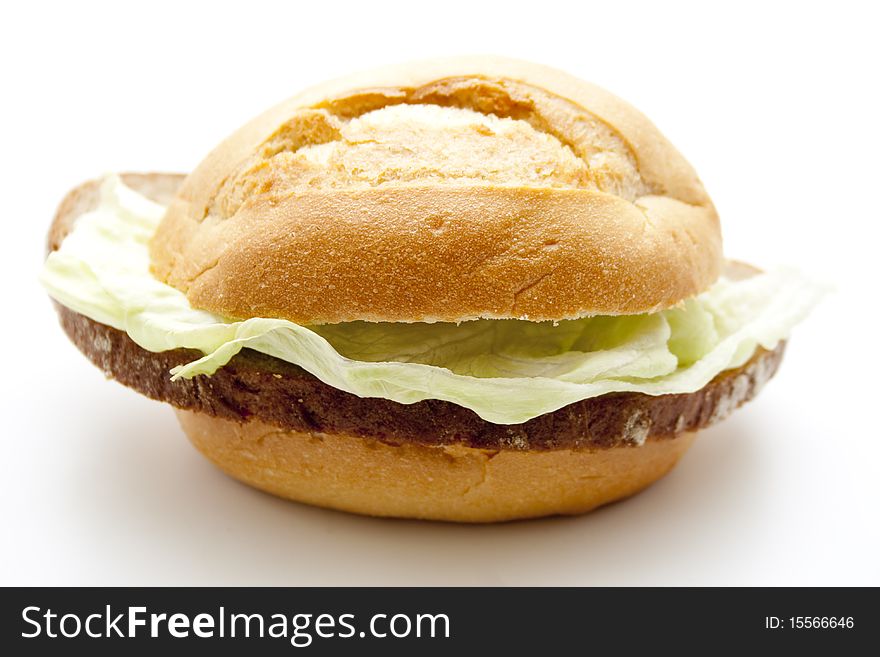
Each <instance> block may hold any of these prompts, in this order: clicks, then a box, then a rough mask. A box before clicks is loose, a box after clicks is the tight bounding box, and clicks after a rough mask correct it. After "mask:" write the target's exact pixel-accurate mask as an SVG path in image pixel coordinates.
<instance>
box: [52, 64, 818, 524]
mask: <svg viewBox="0 0 880 657" xmlns="http://www.w3.org/2000/svg"><path fill="white" fill-rule="evenodd" d="M48 251H49V253H48V256H47V259H46V262H45V265H44V269H43V272H42V281H43V284H44V286H45V287H46V289H47V290H48V293H49V294H50V296H51V297H52V299H53V300H54V302H55V305H56V308H57V310H58V313H59V316H60V320H61V325H62V327H63V329H64V331H65V332H66V333H67V335H68V337H69V338H70V339H71V340H72V341H73V343H74V344H75V345H76V346H77V347H78V348H79V349H80V350H81V351H82V352H83V353H84V354H85V355H86V356H87V357H88V358H89V359H90V360H91V361H92V362H93V363H95V364H96V365H97V366H98V367H100V368H101V369H102V370H103V371H104V373H105V374H106V375H107V376H108V377H109V378H112V379H115V380H117V381H119V382H121V383H122V384H124V385H126V386H129V387H131V388H133V389H135V390H136V391H138V392H140V393H142V394H143V395H146V396H147V397H150V398H152V399H156V400H160V401H163V402H167V403H169V404H171V406H172V407H173V408H174V410H175V412H176V413H177V416H178V418H179V421H180V424H181V426H182V428H183V431H184V432H185V433H186V435H187V436H188V437H189V439H190V441H191V442H192V443H193V445H194V446H195V447H196V448H197V449H198V450H199V451H200V452H201V453H202V454H204V455H205V456H206V457H207V458H208V459H210V460H211V461H212V462H213V463H215V464H216V465H217V466H219V467H220V468H221V469H222V470H223V471H225V472H226V473H228V474H229V475H231V476H232V477H234V478H236V479H239V480H241V481H243V482H245V483H247V484H250V485H251V486H255V487H257V488H259V489H262V490H264V491H267V492H269V493H272V494H275V495H278V496H282V497H285V498H289V499H291V500H296V501H299V502H304V503H308V504H313V505H318V506H323V507H329V508H333V509H340V510H344V511H349V512H355V513H361V514H368V515H374V516H390V517H406V518H422V519H435V520H447V521H460V522H492V521H503V520H513V519H518V518H529V517H538V516H545V515H553V514H577V513H583V512H586V511H589V510H591V509H594V508H596V507H598V506H600V505H603V504H607V503H609V502H613V501H615V500H619V499H622V498H625V497H627V496H630V495H633V494H634V493H636V492H638V491H640V490H642V489H644V488H645V487H647V486H648V485H649V484H651V483H652V482H654V481H656V480H657V479H659V478H660V477H662V476H663V475H664V474H666V473H667V472H669V471H670V469H671V468H672V467H673V466H674V465H675V464H676V463H677V461H678V460H679V459H680V458H681V456H682V455H683V454H684V453H685V451H686V450H687V449H688V448H689V447H690V445H691V444H692V442H693V441H694V437H695V435H696V433H697V432H698V431H699V430H700V429H703V428H705V427H708V426H710V425H712V424H714V423H716V422H718V421H720V420H722V419H723V418H725V417H726V416H727V415H729V414H730V413H731V412H732V411H733V410H734V409H736V408H737V407H738V406H740V405H741V404H743V403H744V402H746V401H748V400H750V399H752V398H753V397H754V396H755V395H756V394H757V393H758V392H759V390H760V389H761V388H762V386H763V385H764V384H765V383H766V382H767V380H768V379H769V378H770V377H772V376H773V375H774V373H775V372H776V370H777V368H778V367H779V364H780V361H781V359H782V355H783V350H784V348H785V344H786V340H787V338H788V336H789V332H790V330H791V329H792V327H793V326H794V325H795V324H796V323H798V322H799V321H801V320H802V319H803V318H804V316H805V315H806V313H807V312H808V311H809V309H810V308H811V307H812V306H813V305H814V304H815V303H816V301H817V300H818V298H819V297H820V295H821V289H820V288H819V287H818V286H817V285H815V284H813V283H811V282H809V281H808V280H806V279H805V278H804V277H803V276H801V275H800V274H798V273H797V272H795V271H793V270H790V269H775V270H769V271H761V270H760V269H758V268H756V267H753V266H750V265H746V264H743V263H737V262H734V261H729V260H726V259H725V258H724V255H723V253H722V244H721V232H720V225H719V219H718V215H717V213H716V210H715V208H714V206H713V204H712V201H711V200H710V198H709V196H708V194H707V193H706V190H705V189H704V187H703V185H702V183H701V182H700V180H699V178H698V177H697V175H696V174H695V172H694V170H693V168H692V167H691V166H690V165H689V164H688V162H687V161H686V160H685V159H684V158H683V157H682V155H680V154H679V152H678V151H677V150H676V149H675V148H674V147H673V146H672V144H671V143H670V142H669V141H668V140H667V139H666V138H665V137H664V136H663V135H662V134H661V133H660V132H659V131H658V129H657V128H656V127H655V126H654V125H653V124H652V123H651V122H650V121H649V120H648V119H647V118H645V117H644V116H643V115H642V114H641V113H639V112H638V111H637V110H635V109H634V108H633V107H631V106H630V105H628V104H626V103H625V102H623V101H621V100H620V99H618V98H616V97H615V96H613V95H611V94H610V93H608V92H606V91H604V90H602V89H600V88H598V87H596V86H593V85H591V84H588V83H586V82H583V81H581V80H578V79H576V78H574V77H571V76H569V75H566V74H565V73H562V72H559V71H556V70H553V69H550V68H546V67H543V66H539V65H535V64H529V63H524V62H519V61H513V60H507V59H499V58H462V59H452V60H433V61H427V62H420V63H418V64H415V65H406V66H397V67H391V68H385V69H381V70H378V71H372V72H368V73H361V74H357V75H355V76H352V77H349V78H344V79H341V80H336V81H332V82H329V83H326V84H323V85H320V86H317V87H315V88H312V89H309V90H307V91H304V92H302V93H300V94H298V95H296V96H294V97H293V98H291V99H289V100H287V101H285V102H282V103H281V104H279V105H277V106H276V107H273V108H271V109H269V110H268V111H266V112H265V113H263V114H262V115H260V116H258V117H257V118H256V119H254V120H252V121H251V122H249V123H248V124H246V125H245V126H243V127H242V128H240V129H239V130H237V131H236V132H234V133H233V134H232V135H231V136H230V137H228V138H227V139H226V140H224V141H223V142H221V143H220V144H219V146H217V147H216V148H215V149H214V150H213V151H212V152H211V153H209V154H208V156H207V157H206V158H205V159H204V160H203V161H202V162H201V164H199V165H198V166H197V167H196V168H195V169H194V170H193V171H192V172H191V173H189V174H188V175H185V176H184V175H174V174H157V173H153V174H131V173H129V174H119V175H116V174H112V175H108V176H105V177H104V178H102V179H100V180H96V181H91V182H88V183H86V184H84V185H81V186H80V187H78V188H76V189H74V190H73V191H72V192H70V194H69V195H68V196H67V197H66V198H65V199H64V201H63V202H62V203H61V206H60V208H59V210H58V212H57V215H56V217H55V220H54V222H53V223H52V226H51V229H50V231H49V240H48Z"/></svg>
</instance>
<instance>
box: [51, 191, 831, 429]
mask: <svg viewBox="0 0 880 657" xmlns="http://www.w3.org/2000/svg"><path fill="white" fill-rule="evenodd" d="M163 214H164V208H163V207H162V206H161V205H157V204H155V203H153V202H151V201H150V200H148V199H146V198H145V197H143V196H141V195H139V194H137V193H136V192H135V191H133V190H131V189H129V188H128V187H126V186H125V185H124V184H123V183H122V182H121V181H120V179H119V178H118V177H116V176H108V177H107V178H106V179H105V181H104V182H103V184H102V187H101V202H100V204H99V207H98V208H97V209H96V210H94V211H92V212H89V213H86V214H84V215H83V216H81V217H80V218H79V219H78V220H77V222H76V224H75V226H74V229H73V231H72V232H71V234H70V235H69V236H68V237H67V238H66V239H65V240H64V242H63V244H62V245H61V248H60V249H59V250H58V251H56V252H54V253H52V254H51V255H50V256H49V257H48V259H47V260H46V263H45V266H44V269H43V272H42V276H41V280H42V282H43V285H44V286H45V287H46V289H47V290H48V292H49V294H50V295H51V296H52V297H53V298H55V299H56V300H57V301H59V302H60V303H62V304H63V305H65V306H67V307H69V308H71V309H72V310H74V311H76V312H78V313H81V314H83V315H86V316H88V317H90V318H92V319H94V320H96V321H98V322H101V323H103V324H107V325H109V326H112V327H114V328H117V329H119V330H123V331H126V332H127V333H128V335H129V336H130V337H131V338H132V340H134V341H135V342H136V343H137V344H138V345H140V346H141V347H143V348H144V349H147V350H149V351H154V352H158V351H165V350H168V349H175V348H179V347H186V348H191V349H197V350H199V351H201V352H202V353H203V354H205V355H204V356H203V357H202V358H199V359H198V360H195V361H193V362H191V363H187V364H185V365H182V366H180V367H177V368H175V369H174V370H173V371H172V372H171V375H172V378H174V379H178V378H181V377H183V378H189V377H193V376H199V375H211V374H213V373H214V372H216V371H217V369H218V368H220V367H222V366H223V365H225V364H226V363H227V362H229V360H230V359H231V358H232V357H233V356H235V354H237V353H238V352H239V351H240V350H241V349H242V348H245V347H247V348H250V349H255V350H257V351H260V352H263V353H265V354H268V355H271V356H275V357H277V358H281V359H283V360H286V361H289V362H291V363H294V364H296V365H299V366H301V367H302V368H304V369H305V370H307V371H308V372H310V373H311V374H313V375H314V376H316V377H317V378H319V379H320V380H321V381H323V382H325V383H327V384H329V385H331V386H334V387H335V388H338V389H340V390H345V391H347V392H350V393H352V394H355V395H359V396H361V397H383V398H386V399H391V400H394V401H397V402H401V403H404V404H409V403H413V402H417V401H421V400H423V399H442V400H446V401H449V402H453V403H455V404H459V405H461V406H464V407H466V408H469V409H471V410H473V411H474V412H475V413H477V414H478V415H479V416H480V417H482V418H483V419H485V420H488V421H490V422H494V423H497V424H514V423H519V422H525V421H527V420H529V419H531V418H534V417H537V416H538V415H542V414H544V413H548V412H551V411H554V410H556V409H559V408H562V407H563V406H566V405H568V404H571V403H573V402H576V401H579V400H582V399H587V398H590V397H595V396H598V395H603V394H606V393H609V392H623V391H632V392H641V393H645V394H649V395H662V394H669V393H688V392H694V391H696V390H698V389H700V388H702V387H703V386H704V385H706V384H707V383H708V382H709V381H710V380H711V379H712V378H713V377H714V376H716V375H717V374H718V373H719V372H721V371H723V370H725V369H729V368H735V367H738V366H740V365H742V364H743V363H744V362H745V361H746V360H748V358H749V357H750V356H751V355H752V353H754V350H755V348H756V347H757V346H759V345H760V346H762V347H765V348H767V349H772V348H774V347H775V346H776V344H777V343H778V342H779V340H782V339H784V338H786V337H787V336H788V333H789V331H790V330H791V328H792V327H793V326H794V325H795V324H796V323H798V322H799V321H801V320H802V319H803V318H804V317H805V315H806V314H807V312H809V310H810V309H811V308H812V307H813V306H814V305H815V304H816V303H817V301H818V300H819V298H820V297H821V295H822V294H823V293H824V289H823V288H822V287H820V286H818V285H816V284H814V283H811V282H809V281H807V280H805V279H804V278H803V277H802V276H800V275H799V274H797V273H796V272H794V271H791V270H785V269H782V270H778V271H773V272H769V273H764V274H760V275H757V276H754V277H752V278H749V279H746V280H741V281H731V280H726V279H721V280H719V281H718V283H716V284H715V285H714V286H713V287H712V288H711V289H710V290H708V291H707V292H705V293H703V294H701V295H699V296H697V297H695V298H693V299H690V300H688V301H686V302H685V303H683V304H680V306H679V307H677V308H672V309H669V310H666V311H663V312H659V313H653V314H644V315H631V316H618V317H605V316H599V317H589V318H584V319H579V320H566V321H560V322H528V321H521V320H478V321H470V322H463V323H461V324H448V323H436V324H425V323H412V324H406V323H370V322H350V323H345V324H333V325H322V326H311V327H307V326H300V325H297V324H294V323H292V322H288V321H286V320H281V319H269V318H253V319H249V320H246V321H232V320H228V319H226V318H223V317H220V316H218V315H215V314H213V313H209V312H205V311H202V310H197V309H194V308H192V307H191V306H190V305H189V302H188V301H187V299H186V297H185V295H184V294H183V293H181V292H180V291H178V290H176V289H175V288H173V287H170V286H168V285H166V284H164V283H162V282H160V281H158V280H156V279H155V278H153V277H152V275H150V272H149V256H148V249H147V245H148V242H149V239H150V237H151V236H152V234H153V233H154V231H155V229H156V226H157V225H158V223H159V222H160V221H161V218H162V216H163Z"/></svg>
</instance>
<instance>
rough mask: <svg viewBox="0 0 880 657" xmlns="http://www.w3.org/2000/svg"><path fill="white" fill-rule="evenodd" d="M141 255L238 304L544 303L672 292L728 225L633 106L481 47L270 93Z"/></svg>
mask: <svg viewBox="0 0 880 657" xmlns="http://www.w3.org/2000/svg"><path fill="white" fill-rule="evenodd" d="M410 107H421V108H431V109H430V111H429V112H427V118H426V110H419V111H412V110H410V109H407V108H410ZM401 108H403V109H401ZM383 112H384V114H383ZM489 115H492V116H489ZM499 117H500V118H499ZM462 143H465V144H466V145H467V147H462V146H461V145H462ZM479 144H485V148H484V149H481V148H479V147H478V145H479ZM400 152H405V153H409V155H407V156H406V157H398V154H399V153H400ZM481 162H482V163H483V164H482V166H483V169H482V170H481V169H480V166H481ZM151 257H152V260H153V266H154V271H155V272H156V274H157V275H158V276H159V277H160V278H162V279H163V280H166V281H167V282H169V283H170V284H172V285H174V286H176V287H178V288H179V289H181V290H184V291H185V292H187V294H188V296H189V299H190V301H191V302H192V303H193V305H195V306H197V307H201V308H205V309H208V310H212V311H214V312H218V313H221V314H224V315H227V316H231V317H238V318H243V317H251V316H272V317H283V318H286V319H290V320H292V321H295V322H298V323H303V324H310V323H333V322H342V321H350V320H355V319H368V320H375V321H459V320H464V319H471V318H475V317H487V318H504V317H515V318H528V319H532V320H542V319H564V318H573V317H578V316H582V315H587V314H616V313H638V312H649V311H653V310H657V309H660V308H664V307H668V306H670V305H673V304H675V303H677V302H678V301H680V300H681V299H683V298H686V297H689V296H692V295H693V294H696V293H698V292H700V291H702V290H703V289H705V288H706V287H708V286H709V285H710V284H711V283H712V282H713V281H714V280H715V278H716V277H717V276H718V274H719V271H720V267H721V241H720V231H719V226H718V220H717V216H716V214H715V211H714V208H713V207H712V204H711V201H710V200H709V198H708V196H707V195H706V193H705V190H704V189H703V187H702V185H701V184H700V182H699V180H698V179H697V177H696V175H695V173H694V171H693V169H692V168H691V167H690V166H689V165H688V164H687V162H686V161H685V160H684V159H683V158H682V157H681V155H680V154H679V153H678V152H677V151H676V150H675V149H674V148H673V147H672V146H671V145H670V144H669V142H668V141H667V140H666V139H665V138H664V137H663V136H662V135H661V134H660V133H659V132H658V131H657V129H656V128H655V127H654V126H653V125H652V124H651V123H650V122H649V121H648V120H647V119H646V118H645V117H644V116H642V115H641V114H640V113H639V112H637V111H636V110H634V109H633V108H631V107H630V106H629V105H627V104H625V103H624V102H622V101H620V100H619V99H617V98H615V97H613V96H612V95H611V94H609V93H607V92H605V91H602V90H601V89H598V88H597V87H594V86H592V85H589V84H587V83H584V82H581V81H579V80H576V79H575V78H572V77H570V76H567V75H565V74H563V73H560V72H558V71H554V70H552V69H548V68H545V67H540V66H536V65H532V64H525V63H522V62H514V61H510V60H503V59H486V58H480V59H459V60H441V61H434V62H427V63H425V62H422V63H419V64H418V65H415V66H410V67H396V68H391V69H384V70H381V71H377V72H372V73H367V74H362V75H359V76H354V77H352V78H348V79H344V80H340V81H335V82H331V83H328V84H326V85H321V86H319V87H316V88H314V89H310V90H308V91H306V92H304V93H302V94H300V95H298V96H296V97H294V98H292V99H290V100H288V101H286V102H284V103H282V104H281V105H279V106H277V107H275V108H273V109H271V110H269V111H268V112H266V113H265V114H263V115H262V116H260V117H258V118H257V119H255V120H254V121H252V122H251V123H249V124H248V125H246V126H245V127H243V128H242V129H240V130H239V131H238V132H236V133H235V134H234V135H232V136H231V137H230V138H229V139H227V140H226V141H225V142H223V143H222V144H221V145H220V146H219V147H218V148H217V149H215V150H214V151H213V152H212V153H211V154H210V155H209V156H208V157H207V158H206V159H205V160H204V162H202V164H201V165H200V166H199V167H198V168H197V169H196V170H195V171H194V172H193V173H192V174H191V175H190V176H189V177H188V178H187V179H186V181H185V182H184V184H183V186H182V188H181V191H180V194H179V196H178V197H177V199H175V201H174V202H173V203H172V205H171V206H170V207H169V211H168V214H167V216H166V218H165V220H164V221H163V223H162V225H161V227H160V229H159V231H158V233H157V235H156V238H155V239H154V241H153V244H152V248H151Z"/></svg>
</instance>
